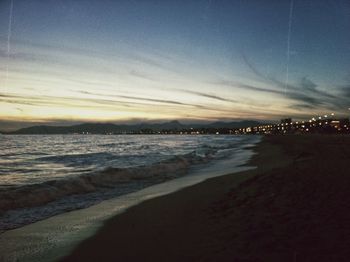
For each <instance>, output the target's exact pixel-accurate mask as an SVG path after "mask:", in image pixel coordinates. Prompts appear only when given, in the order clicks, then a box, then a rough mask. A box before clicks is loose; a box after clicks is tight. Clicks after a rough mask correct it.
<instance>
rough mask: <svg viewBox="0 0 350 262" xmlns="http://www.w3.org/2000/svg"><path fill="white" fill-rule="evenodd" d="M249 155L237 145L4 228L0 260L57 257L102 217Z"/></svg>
mask: <svg viewBox="0 0 350 262" xmlns="http://www.w3.org/2000/svg"><path fill="white" fill-rule="evenodd" d="M259 141H260V137H255V138H254V139H253V138H252V143H257V142H259ZM252 155H253V152H252V150H247V149H240V150H238V151H237V152H236V154H234V156H233V158H231V159H225V160H220V161H217V162H216V163H215V164H214V165H208V166H203V167H202V168H200V169H196V170H195V169H193V170H191V172H190V175H186V176H183V177H181V178H177V179H173V180H170V181H167V182H165V183H161V184H157V185H154V186H151V187H148V188H145V189H143V190H140V191H137V192H134V193H131V194H127V195H123V196H120V197H117V198H113V199H110V200H106V201H103V202H101V203H99V204H97V205H94V206H91V207H89V208H86V209H81V210H75V211H72V212H69V213H64V214H60V215H57V216H54V217H51V218H49V219H46V220H42V221H39V222H36V223H34V224H30V225H27V226H24V227H21V228H18V229H14V230H10V231H7V232H5V233H3V234H1V235H0V261H36V262H39V261H55V260H58V259H60V258H62V257H63V256H65V255H67V254H69V253H70V252H71V250H72V249H74V247H76V245H77V244H79V243H80V242H81V241H83V240H84V239H86V238H87V237H89V236H91V235H93V234H94V233H95V232H96V230H98V229H99V228H100V227H101V226H102V225H103V222H104V221H106V219H108V218H111V217H112V216H115V215H117V214H119V213H121V212H123V211H125V210H126V209H127V208H129V207H131V206H134V205H136V204H139V203H141V202H143V201H145V200H147V199H151V198H155V197H158V196H162V195H166V194H169V193H172V192H175V191H177V190H180V189H182V188H184V187H188V186H191V185H194V184H197V183H199V182H202V181H204V180H206V179H208V178H212V177H217V176H222V175H225V174H228V173H234V172H240V171H244V170H249V169H253V168H254V167H247V166H244V167H243V166H241V165H242V164H245V163H247V161H248V160H249V159H250V157H251V156H252Z"/></svg>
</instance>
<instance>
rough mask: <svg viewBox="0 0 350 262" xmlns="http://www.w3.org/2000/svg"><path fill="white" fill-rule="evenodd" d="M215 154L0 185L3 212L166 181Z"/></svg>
mask: <svg viewBox="0 0 350 262" xmlns="http://www.w3.org/2000/svg"><path fill="white" fill-rule="evenodd" d="M211 158H212V153H211V152H209V151H208V152H207V153H205V154H200V155H199V154H197V153H196V152H191V153H189V154H186V155H179V156H175V157H173V158H171V159H168V160H164V161H160V162H158V163H154V164H151V165H148V166H138V167H131V168H112V167H110V168H106V169H104V170H103V171H100V172H95V173H88V174H81V175H77V176H70V177H68V178H63V179H58V180H52V181H47V182H43V183H40V184H32V185H25V186H21V187H12V188H8V187H7V188H0V214H1V213H4V212H6V211H9V210H13V209H18V208H26V207H36V206H41V205H44V204H47V203H49V202H52V201H55V200H58V199H61V198H63V197H66V196H71V195H75V194H86V193H91V192H95V191H99V190H107V189H111V188H113V187H115V186H117V185H118V184H121V183H123V184H124V183H133V182H134V183H137V182H140V181H141V182H142V181H147V182H154V183H158V182H163V181H166V180H169V179H172V178H175V177H178V176H181V175H184V174H186V172H187V170H188V168H189V167H190V166H191V165H193V164H199V163H205V162H208V161H209V160H210V159H211Z"/></svg>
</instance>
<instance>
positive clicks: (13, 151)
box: [0, 135, 258, 232]
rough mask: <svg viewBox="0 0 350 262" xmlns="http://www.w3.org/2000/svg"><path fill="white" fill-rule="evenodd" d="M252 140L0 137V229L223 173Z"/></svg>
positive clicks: (196, 137) (130, 137) (192, 137)
mask: <svg viewBox="0 0 350 262" xmlns="http://www.w3.org/2000/svg"><path fill="white" fill-rule="evenodd" d="M257 141H258V137H253V136H229V135H227V136H225V135H208V136H205V135H200V136H190V135H188V136H182V135H181V136H180V135H40V136H39V135H23V136H22V135H15V136H12V135H4V136H0V146H1V151H0V232H4V231H6V230H8V229H13V228H17V227H21V226H23V225H26V224H31V223H33V222H36V221H38V220H42V219H45V218H48V217H51V216H54V215H57V214H61V213H65V212H68V211H71V210H75V209H81V208H86V207H89V206H91V205H94V204H97V203H100V202H102V201H104V200H107V199H112V198H115V197H118V196H121V195H126V194H129V193H131V192H135V191H139V190H141V189H143V188H146V187H149V186H152V185H154V184H158V183H162V182H165V181H168V180H171V179H174V178H179V177H183V176H191V175H192V174H194V173H196V174H197V176H198V174H200V171H201V170H210V169H211V168H214V169H213V170H211V172H215V170H217V169H222V170H221V171H222V172H223V170H225V171H224V172H230V166H237V165H239V164H240V163H237V161H236V162H235V163H234V164H233V163H232V162H230V160H232V159H236V160H237V159H239V158H238V155H239V154H242V152H243V151H244V150H245V149H246V148H247V147H249V146H251V145H252V144H254V143H256V142H257ZM242 161H243V160H242ZM244 161H246V159H245V160H244ZM218 163H221V164H219V165H218ZM223 163H228V164H223ZM242 164H243V163H242Z"/></svg>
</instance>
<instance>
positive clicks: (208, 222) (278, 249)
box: [65, 135, 350, 261]
mask: <svg viewBox="0 0 350 262" xmlns="http://www.w3.org/2000/svg"><path fill="white" fill-rule="evenodd" d="M349 145H350V137H348V136H322V135H320V136H319V135H312V136H267V137H265V138H264V140H263V142H261V143H260V144H259V145H258V146H257V148H256V151H257V153H258V154H257V155H255V157H254V158H253V159H252V160H251V163H250V164H253V165H257V167H258V168H257V169H256V170H253V171H246V172H242V173H238V174H233V175H226V176H222V177H218V178H213V179H209V180H207V181H205V182H202V183H200V184H197V185H195V186H191V187H188V188H185V189H183V190H181V191H178V192H175V193H172V194H170V195H166V196H162V197H159V198H155V199H152V200H149V201H146V202H144V203H142V204H140V205H137V206H135V207H132V208H130V209H129V210H127V211H126V212H125V213H123V214H121V215H118V216H116V217H114V218H112V219H110V220H109V221H108V222H107V223H106V224H105V226H104V227H103V228H102V229H101V230H100V231H99V232H98V233H97V234H96V235H95V236H94V237H92V238H90V239H88V240H87V241H85V242H83V243H82V244H81V245H80V246H79V247H78V248H77V249H76V250H74V252H73V253H72V254H71V255H70V256H69V257H67V258H66V259H65V261H96V260H99V259H100V260H101V259H102V260H103V261H346V260H347V258H348V257H349V256H350V250H349V249H348V247H349V244H350V237H349V236H350V226H349V223H348V221H349V219H350V205H349V202H348V199H349V197H350V191H349V190H348V189H349V188H350V179H349V178H348V175H349V171H348V163H349V162H348V161H349V159H350V149H349Z"/></svg>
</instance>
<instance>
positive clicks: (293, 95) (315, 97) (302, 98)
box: [236, 54, 340, 109]
mask: <svg viewBox="0 0 350 262" xmlns="http://www.w3.org/2000/svg"><path fill="white" fill-rule="evenodd" d="M242 58H243V61H244V62H245V64H246V65H247V66H248V68H250V70H251V72H252V73H253V74H254V75H255V76H256V77H258V78H259V79H260V80H261V81H263V82H264V83H268V84H271V85H273V86H274V87H275V89H266V88H260V87H255V86H249V85H244V84H238V85H236V86H238V87H244V88H247V89H250V90H253V91H259V92H269V93H274V94H276V95H278V96H281V97H286V98H288V99H290V100H292V101H294V102H295V104H293V105H291V106H290V107H291V108H298V109H299V108H304V109H306V108H308V109H311V108H314V109H316V108H326V109H327V108H328V109H331V108H334V107H337V105H338V104H339V100H340V99H339V97H337V96H335V95H332V94H330V93H328V92H325V91H322V90H319V89H318V85H317V84H316V83H315V82H313V81H312V80H311V79H309V78H308V77H307V76H304V77H302V78H301V80H300V82H299V83H296V84H294V85H291V84H289V85H288V86H287V89H286V90H285V83H283V82H282V81H280V80H278V79H275V78H273V77H268V76H266V75H265V74H263V73H262V72H261V71H260V70H259V69H258V68H257V67H256V66H255V65H254V64H253V63H251V62H250V61H249V60H248V59H247V57H246V56H245V55H244V54H243V55H242Z"/></svg>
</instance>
